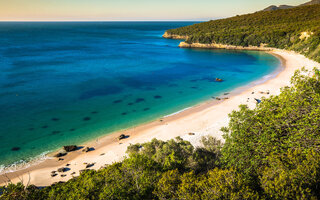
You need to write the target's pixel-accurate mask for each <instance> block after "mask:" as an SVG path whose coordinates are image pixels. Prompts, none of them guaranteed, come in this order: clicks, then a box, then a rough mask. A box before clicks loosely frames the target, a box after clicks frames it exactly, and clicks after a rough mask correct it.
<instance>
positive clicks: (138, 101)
mask: <svg viewBox="0 0 320 200" xmlns="http://www.w3.org/2000/svg"><path fill="white" fill-rule="evenodd" d="M143 101H145V99H144V98H137V99H136V103H140V102H143Z"/></svg>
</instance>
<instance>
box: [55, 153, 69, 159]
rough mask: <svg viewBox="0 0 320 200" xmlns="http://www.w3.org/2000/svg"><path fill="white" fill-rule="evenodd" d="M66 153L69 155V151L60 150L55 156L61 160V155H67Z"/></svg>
mask: <svg viewBox="0 0 320 200" xmlns="http://www.w3.org/2000/svg"><path fill="white" fill-rule="evenodd" d="M65 155H67V153H65V152H59V153H57V154H55V155H54V157H56V158H59V160H60V157H62V156H65Z"/></svg>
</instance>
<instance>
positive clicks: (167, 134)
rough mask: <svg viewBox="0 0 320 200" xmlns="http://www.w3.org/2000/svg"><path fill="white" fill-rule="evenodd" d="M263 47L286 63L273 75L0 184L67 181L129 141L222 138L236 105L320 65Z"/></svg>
mask: <svg viewBox="0 0 320 200" xmlns="http://www.w3.org/2000/svg"><path fill="white" fill-rule="evenodd" d="M198 48H199V47H198ZM201 48H202V47H201ZM251 50H255V49H251ZM266 51H267V53H271V54H273V55H274V56H277V57H278V58H280V59H281V61H282V65H283V66H285V68H282V69H281V71H280V72H278V74H277V75H275V77H273V76H271V77H270V79H268V80H265V81H263V82H259V81H257V83H256V84H255V82H253V83H252V84H249V85H247V86H244V87H240V88H237V89H235V90H234V91H233V92H231V95H232V96H228V97H229V99H227V100H223V101H217V100H209V101H207V102H204V103H201V104H199V105H196V106H194V107H191V108H188V109H185V110H183V111H181V112H178V113H176V114H174V115H168V116H166V117H164V118H161V119H162V120H163V121H160V120H159V119H158V120H155V121H153V122H150V123H146V124H142V125H139V126H137V127H133V128H130V129H127V130H123V131H120V132H116V133H113V134H110V135H107V136H103V137H101V138H99V139H97V140H95V141H91V142H89V143H87V144H86V145H85V146H88V147H94V148H95V150H94V151H90V152H88V153H83V152H82V151H81V150H78V151H75V152H71V153H69V154H68V155H67V156H65V157H64V161H57V160H58V159H57V158H48V159H46V160H45V161H43V162H40V163H39V164H36V165H32V166H30V167H28V168H26V169H22V170H18V171H15V172H12V173H7V174H6V176H4V175H0V184H1V185H2V184H4V183H5V181H6V179H7V178H10V179H11V181H12V182H13V183H17V182H19V181H21V180H25V184H26V183H27V182H28V180H29V178H30V184H35V185H37V186H47V185H50V184H52V183H54V182H58V181H66V180H68V179H70V178H72V175H71V173H72V172H76V174H75V175H78V174H79V170H82V169H84V168H85V165H84V164H83V163H84V162H86V163H95V165H94V166H93V167H92V169H99V168H100V167H102V166H104V165H105V164H111V163H112V162H116V161H120V160H121V159H122V158H123V156H125V151H126V148H127V146H128V145H129V144H130V143H131V144H134V143H143V142H147V141H150V140H151V139H152V138H157V139H160V140H168V139H172V138H174V137H177V136H181V137H182V138H183V139H186V140H189V141H190V142H191V143H192V144H194V145H198V141H199V139H200V138H201V137H202V136H204V135H212V136H215V137H217V138H218V139H222V133H221V131H220V128H221V127H223V126H226V125H228V114H229V113H230V112H231V111H232V110H236V109H237V108H238V105H240V104H247V105H248V106H249V107H250V108H254V107H255V105H256V102H255V100H254V98H258V99H260V98H261V97H262V96H266V97H268V96H270V95H277V94H279V93H280V88H281V87H283V86H286V85H289V84H290V78H291V76H292V75H293V73H294V71H295V70H297V69H300V68H302V67H303V66H304V67H306V68H307V69H309V70H310V69H312V68H313V67H320V64H319V63H316V62H314V61H311V60H309V59H307V58H305V57H304V56H302V55H299V54H296V53H293V52H288V51H284V50H275V49H272V50H266ZM267 91H269V94H267ZM252 92H254V94H252ZM260 92H264V93H263V94H262V93H260ZM223 97H224V96H222V98H223ZM248 98H249V100H248ZM190 132H192V133H195V135H188V133H190ZM120 134H125V135H130V137H129V138H127V139H124V140H121V141H120V142H119V141H118V140H117V139H116V137H117V136H119V135H120ZM102 154H103V155H102ZM66 164H70V166H69V168H70V170H69V171H67V172H66V173H63V174H66V175H67V176H65V177H60V173H59V175H58V176H56V177H51V176H50V174H51V171H54V170H57V169H58V168H59V167H63V166H66ZM90 169H91V168H90Z"/></svg>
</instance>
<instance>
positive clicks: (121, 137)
mask: <svg viewBox="0 0 320 200" xmlns="http://www.w3.org/2000/svg"><path fill="white" fill-rule="evenodd" d="M125 138H126V135H125V134H121V135H120V136H119V137H118V139H119V140H122V139H125Z"/></svg>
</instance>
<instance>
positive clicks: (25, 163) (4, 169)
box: [0, 151, 49, 175]
mask: <svg viewBox="0 0 320 200" xmlns="http://www.w3.org/2000/svg"><path fill="white" fill-rule="evenodd" d="M48 153H49V151H46V152H43V153H42V154H40V155H39V156H36V157H34V158H31V159H30V160H19V161H17V162H15V163H13V164H11V165H9V166H4V165H0V175H1V174H6V173H10V172H15V171H17V170H22V169H26V168H28V167H30V166H32V165H36V164H38V163H40V162H42V161H44V160H46V159H48V156H47V154H48Z"/></svg>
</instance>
